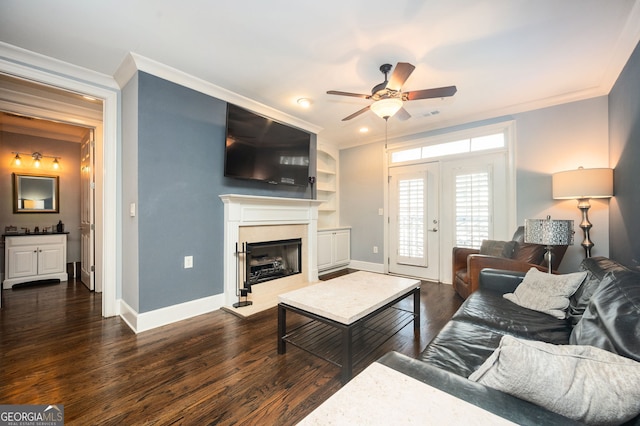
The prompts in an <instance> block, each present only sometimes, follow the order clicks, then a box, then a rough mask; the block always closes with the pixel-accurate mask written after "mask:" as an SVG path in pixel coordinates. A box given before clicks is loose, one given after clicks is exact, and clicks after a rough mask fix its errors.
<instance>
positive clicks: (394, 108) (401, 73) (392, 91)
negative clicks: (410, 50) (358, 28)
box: [327, 62, 458, 121]
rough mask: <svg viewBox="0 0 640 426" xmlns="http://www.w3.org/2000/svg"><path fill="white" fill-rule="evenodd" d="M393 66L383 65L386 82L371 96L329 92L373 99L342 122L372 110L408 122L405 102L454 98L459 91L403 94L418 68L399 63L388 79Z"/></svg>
mask: <svg viewBox="0 0 640 426" xmlns="http://www.w3.org/2000/svg"><path fill="white" fill-rule="evenodd" d="M391 68H392V66H391V64H383V65H381V66H380V71H381V72H382V73H383V74H384V81H383V82H382V83H380V84H376V85H375V86H373V89H371V94H370V95H364V94H360V93H350V92H341V91H338V90H329V91H327V94H329V95H340V96H352V97H356V98H364V99H372V100H374V102H373V103H372V104H371V105H369V106H366V107H364V108H362V109H361V110H359V111H356V112H354V113H353V114H351V115H349V116H347V117H345V118H343V119H342V121H347V120H351V119H352V118H355V117H357V116H359V115H360V114H362V113H365V112H367V111H368V110H372V111H373V112H374V113H375V114H376V115H378V116H379V117H380V118H384V119H385V120H388V119H389V117H392V116H393V115H394V114H396V113H397V114H398V118H400V119H401V120H406V119H408V118H410V117H411V115H410V114H409V113H408V112H407V110H406V109H404V108H403V106H402V105H403V102H405V101H415V100H418V99H432V98H445V97H448V96H453V95H454V94H455V93H456V91H457V90H458V89H457V88H456V86H446V87H438V88H434V89H424V90H412V91H410V92H402V91H401V89H402V85H403V84H404V83H405V81H407V79H408V78H409V76H410V75H411V73H412V72H413V70H414V69H415V68H416V67H415V66H413V65H411V64H410V63H408V62H398V64H397V65H396V67H395V69H394V70H393V73H392V74H391V78H388V74H389V71H391Z"/></svg>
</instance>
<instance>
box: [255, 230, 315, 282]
mask: <svg viewBox="0 0 640 426" xmlns="http://www.w3.org/2000/svg"><path fill="white" fill-rule="evenodd" d="M301 248H302V239H301V238H296V239H292V240H278V241H265V242H260V243H247V245H246V267H247V272H246V277H247V281H248V284H249V285H253V284H258V283H263V282H265V281H269V280H275V279H277V278H282V277H286V276H289V275H294V274H299V273H301V272H302V250H301Z"/></svg>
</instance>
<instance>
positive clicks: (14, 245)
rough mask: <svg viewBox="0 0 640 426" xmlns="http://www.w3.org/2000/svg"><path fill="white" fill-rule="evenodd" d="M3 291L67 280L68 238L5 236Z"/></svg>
mask: <svg viewBox="0 0 640 426" xmlns="http://www.w3.org/2000/svg"><path fill="white" fill-rule="evenodd" d="M4 246H5V249H4V262H5V267H4V271H5V280H4V282H3V288H11V287H13V285H14V284H19V283H24V282H28V281H38V280H45V279H59V280H60V281H66V280H67V279H68V276H67V272H66V268H67V235H66V234H50V235H20V236H6V237H5V240H4Z"/></svg>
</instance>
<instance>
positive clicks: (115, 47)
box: [0, 0, 640, 147]
mask: <svg viewBox="0 0 640 426" xmlns="http://www.w3.org/2000/svg"><path fill="white" fill-rule="evenodd" d="M639 40H640V0H423V1H419V0H395V1H389V0H386V1H381V0H324V1H313V2H312V1H300V0H269V1H265V0H235V1H226V2H222V1H210V0H183V1H175V0H138V1H134V2H132V1H130V0H95V1H77V0H56V1H50V0H30V1H24V0H2V1H0V41H2V42H5V43H8V44H11V45H14V46H18V47H21V48H24V49H27V50H30V51H33V52H36V53H40V54H43V55H46V56H51V57H54V58H57V59H60V60H62V61H65V62H68V63H72V64H75V65H78V66H81V67H84V68H88V69H91V70H94V71H97V72H100V73H103V74H106V75H110V76H113V75H114V74H115V73H116V71H117V70H118V68H119V67H120V66H121V64H122V62H123V60H124V59H125V58H126V56H127V54H128V53H129V52H133V53H136V54H139V55H141V56H143V57H146V58H149V59H152V60H154V61H158V62H160V63H162V64H165V65H168V66H170V67H173V68H176V69H179V70H181V71H184V72H186V73H187V74H190V75H192V76H194V77H197V78H200V79H203V80H205V81H208V82H211V83H212V84H215V85H217V86H220V87H222V88H224V89H227V90H230V91H232V92H235V93H237V94H239V95H242V96H245V97H247V98H250V99H253V100H255V101H257V102H260V103H263V104H265V105H267V106H269V107H272V108H275V109H277V110H279V111H282V112H284V113H286V114H289V115H292V116H295V117H297V118H299V119H301V120H304V121H307V122H309V123H312V124H314V125H316V126H319V127H321V128H322V130H321V131H320V132H319V137H320V139H321V141H325V142H328V143H333V144H335V145H337V146H339V147H346V146H352V145H356V144H361V143H366V142H369V141H374V140H380V139H381V138H383V137H384V121H383V120H382V119H380V118H378V117H377V116H375V115H374V114H373V113H372V112H367V113H365V114H362V115H360V116H359V117H357V118H355V119H353V120H351V121H348V122H342V121H341V119H342V118H343V117H346V116H348V115H350V114H352V113H353V112H355V111H357V110H359V109H361V108H363V107H365V106H366V105H368V104H369V103H370V101H368V100H365V99H360V98H348V97H340V96H331V95H327V94H326V91H327V90H342V91H348V92H357V93H369V91H370V90H371V88H372V87H373V86H374V85H375V84H377V83H380V82H381V81H382V80H383V75H382V74H381V73H380V71H379V69H378V68H379V67H380V65H382V64H383V63H391V64H394V65H395V64H396V63H397V62H399V61H401V62H410V63H412V64H413V65H415V66H416V69H415V71H414V72H413V74H412V75H411V77H410V78H409V79H408V80H407V82H406V84H405V85H404V87H403V90H405V91H406V90H419V89H426V88H432V87H440V86H448V85H456V86H457V88H458V93H457V94H456V95H455V96H454V97H453V98H447V99H444V100H441V99H438V100H418V101H411V102H407V103H405V108H406V110H407V111H408V112H409V113H410V114H411V115H412V118H410V119H409V120H406V121H400V120H398V119H397V118H391V119H390V120H389V128H388V131H389V136H390V137H397V136H400V135H406V134H413V133H417V132H422V131H426V130H431V129H436V128H442V127H446V126H450V125H454V124H460V123H467V122H470V121H474V120H479V119H484V118H491V117H496V116H500V115H505V114H512V113H517V112H521V111H526V110H530V109H534V108H541V107H545V106H551V105H556V104H560V103H564V102H569V101H573V100H579V99H586V98H590V97H594V96H601V95H606V94H608V93H609V91H610V89H611V87H612V85H613V83H615V80H616V78H617V76H618V75H619V73H620V71H621V70H622V68H623V66H624V65H625V63H626V61H627V60H628V58H629V56H630V54H631V53H632V51H633V49H634V48H635V46H636V45H637V44H638V41H639ZM301 97H306V98H310V99H311V100H312V105H311V107H310V108H308V109H306V110H305V109H302V108H300V107H299V106H298V105H297V104H296V102H295V101H296V99H298V98H301ZM434 111H438V113H437V114H435V115H434V114H432V112H434ZM363 126H367V127H369V128H370V131H369V133H367V134H361V133H359V132H358V130H359V129H360V128H361V127H363Z"/></svg>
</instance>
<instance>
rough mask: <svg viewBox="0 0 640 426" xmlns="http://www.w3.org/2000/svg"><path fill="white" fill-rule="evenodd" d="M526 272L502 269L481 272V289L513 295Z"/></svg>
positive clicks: (487, 269) (488, 269)
mask: <svg viewBox="0 0 640 426" xmlns="http://www.w3.org/2000/svg"><path fill="white" fill-rule="evenodd" d="M525 274H526V272H520V271H505V270H501V269H490V268H485V269H483V270H482V271H480V283H479V285H480V288H481V289H483V290H491V291H495V292H496V293H500V294H505V293H513V291H514V290H515V289H516V288H517V287H518V285H520V283H521V282H522V279H523V278H524V276H525Z"/></svg>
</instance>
